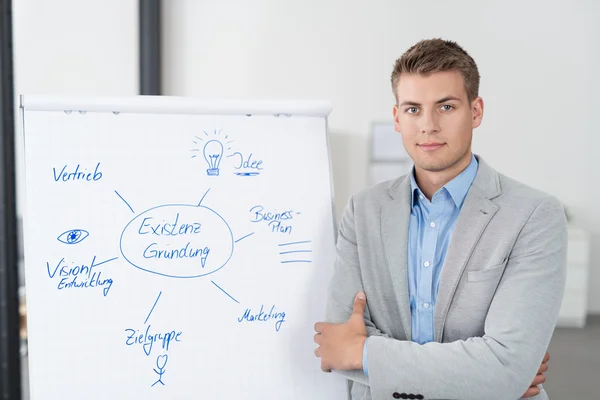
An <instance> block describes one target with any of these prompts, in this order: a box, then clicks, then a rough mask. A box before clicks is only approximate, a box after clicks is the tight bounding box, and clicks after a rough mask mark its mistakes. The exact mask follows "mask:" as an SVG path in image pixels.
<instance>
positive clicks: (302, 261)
mask: <svg viewBox="0 0 600 400" xmlns="http://www.w3.org/2000/svg"><path fill="white" fill-rule="evenodd" d="M311 262H312V261H310V260H291V261H282V262H281V263H282V264H289V263H311Z"/></svg>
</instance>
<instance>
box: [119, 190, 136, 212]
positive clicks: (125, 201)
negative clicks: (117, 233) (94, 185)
mask: <svg viewBox="0 0 600 400" xmlns="http://www.w3.org/2000/svg"><path fill="white" fill-rule="evenodd" d="M115 193H116V194H117V196H119V197H120V198H121V200H123V202H124V203H125V204H127V207H129V209H130V210H131V212H132V213H134V214H135V211H133V208H131V206H130V205H129V203H128V202H127V200H125V199H124V198H123V196H121V195H120V194H119V192H117V191H116V190H115Z"/></svg>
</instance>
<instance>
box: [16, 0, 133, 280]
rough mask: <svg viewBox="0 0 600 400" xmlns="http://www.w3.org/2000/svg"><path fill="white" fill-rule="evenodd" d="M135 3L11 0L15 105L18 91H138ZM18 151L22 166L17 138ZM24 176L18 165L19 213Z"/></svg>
mask: <svg viewBox="0 0 600 400" xmlns="http://www.w3.org/2000/svg"><path fill="white" fill-rule="evenodd" d="M137 4H138V2H137V0H102V1H81V0H51V1H49V0H13V49H14V76H15V97H16V99H15V104H16V105H15V108H16V107H18V100H17V99H18V96H19V95H20V94H24V95H27V94H70V95H114V96H118V95H135V94H137V93H138V70H139V68H138V24H137V22H138V8H137ZM17 111H18V110H17ZM16 151H17V154H16V158H17V163H18V164H19V165H21V164H22V162H23V158H22V153H23V146H22V141H21V140H20V138H19V137H17V140H16ZM23 180H24V175H23V168H22V167H19V168H17V196H18V203H17V208H18V211H19V213H20V212H21V209H22V203H23V185H22V182H23ZM21 279H22V276H21ZM21 282H22V281H21Z"/></svg>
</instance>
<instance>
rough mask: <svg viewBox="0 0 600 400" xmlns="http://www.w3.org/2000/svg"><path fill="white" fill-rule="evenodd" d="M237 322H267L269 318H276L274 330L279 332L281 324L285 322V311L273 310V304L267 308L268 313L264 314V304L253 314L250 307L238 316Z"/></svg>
mask: <svg viewBox="0 0 600 400" xmlns="http://www.w3.org/2000/svg"><path fill="white" fill-rule="evenodd" d="M237 320H238V322H244V321H247V322H267V321H270V320H276V322H275V330H276V331H278V332H279V329H281V324H283V323H284V322H285V312H283V311H281V312H275V306H272V307H271V309H270V310H269V313H268V314H266V313H265V312H264V306H263V305H261V306H260V311H259V312H258V313H255V314H253V313H252V310H251V309H250V308H247V309H246V311H244V315H242V316H241V317H239V318H238V319H237Z"/></svg>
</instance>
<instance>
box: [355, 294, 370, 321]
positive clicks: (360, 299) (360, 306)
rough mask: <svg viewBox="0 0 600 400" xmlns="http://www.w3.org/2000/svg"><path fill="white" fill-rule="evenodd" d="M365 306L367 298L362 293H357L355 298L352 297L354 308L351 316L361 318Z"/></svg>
mask: <svg viewBox="0 0 600 400" xmlns="http://www.w3.org/2000/svg"><path fill="white" fill-rule="evenodd" d="M366 304H367V297H366V296H365V294H364V293H363V292H358V293H357V294H356V297H354V307H353V309H352V314H355V315H359V316H360V318H363V314H364V312H365V306H366Z"/></svg>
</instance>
